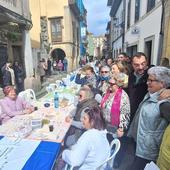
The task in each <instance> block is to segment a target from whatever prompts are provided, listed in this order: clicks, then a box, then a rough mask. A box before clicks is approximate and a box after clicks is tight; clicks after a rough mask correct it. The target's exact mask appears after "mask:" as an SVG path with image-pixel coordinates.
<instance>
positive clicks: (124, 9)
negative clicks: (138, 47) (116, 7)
mask: <svg viewBox="0 0 170 170" xmlns="http://www.w3.org/2000/svg"><path fill="white" fill-rule="evenodd" d="M123 11H124V14H123V21H122V50H123V52H124V51H125V49H124V43H125V17H126V0H123Z"/></svg>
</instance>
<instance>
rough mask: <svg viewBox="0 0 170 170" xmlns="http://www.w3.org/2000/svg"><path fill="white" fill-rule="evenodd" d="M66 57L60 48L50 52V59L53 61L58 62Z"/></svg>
mask: <svg viewBox="0 0 170 170" xmlns="http://www.w3.org/2000/svg"><path fill="white" fill-rule="evenodd" d="M65 56H66V54H65V52H64V51H63V50H62V49H61V48H56V49H54V50H53V51H52V52H51V57H52V59H53V61H57V62H58V61H59V60H62V61H63V60H64V57H65Z"/></svg>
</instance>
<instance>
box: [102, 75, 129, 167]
mask: <svg viewBox="0 0 170 170" xmlns="http://www.w3.org/2000/svg"><path fill="white" fill-rule="evenodd" d="M122 86H124V74H123V73H119V74H116V75H115V76H112V77H111V79H110V80H109V88H108V90H107V92H106V94H105V95H104V97H103V99H102V101H101V108H102V110H103V113H104V118H105V120H106V123H107V124H106V127H107V130H108V131H109V132H111V133H113V136H114V137H118V138H120V142H121V148H120V151H119V152H118V154H117V156H116V159H115V161H114V168H118V167H119V165H120V164H121V161H122V158H123V155H124V152H125V149H126V148H125V144H126V137H125V135H124V134H125V132H126V130H127V128H128V124H129V120H130V103H129V97H128V95H127V93H126V92H125V91H124V90H123V89H122ZM112 138H113V137H112V136H111V135H109V136H108V140H109V141H110V140H112Z"/></svg>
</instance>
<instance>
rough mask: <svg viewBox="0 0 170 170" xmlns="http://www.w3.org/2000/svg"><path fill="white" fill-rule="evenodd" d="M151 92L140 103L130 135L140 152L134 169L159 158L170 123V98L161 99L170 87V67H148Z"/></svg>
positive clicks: (137, 152)
mask: <svg viewBox="0 0 170 170" xmlns="http://www.w3.org/2000/svg"><path fill="white" fill-rule="evenodd" d="M148 75H149V77H148V80H147V85H148V93H147V94H146V95H145V97H144V99H143V101H142V102H141V103H140V105H139V107H138V110H137V111H136V113H135V117H134V118H133V121H132V123H131V126H130V129H129V132H128V136H129V137H132V138H133V139H134V141H135V143H136V155H135V159H134V162H133V163H132V166H131V167H130V168H129V169H130V170H136V169H137V170H143V169H144V167H145V166H146V164H147V163H149V162H150V161H154V162H155V161H156V160H157V158H158V154H159V149H160V145H161V141H162V136H163V134H164V131H165V129H166V127H167V126H168V123H169V122H170V112H169V109H170V100H168V99H166V100H159V96H160V93H161V92H162V91H163V90H164V89H165V88H168V87H170V69H168V68H166V67H161V66H155V67H152V68H150V69H149V70H148Z"/></svg>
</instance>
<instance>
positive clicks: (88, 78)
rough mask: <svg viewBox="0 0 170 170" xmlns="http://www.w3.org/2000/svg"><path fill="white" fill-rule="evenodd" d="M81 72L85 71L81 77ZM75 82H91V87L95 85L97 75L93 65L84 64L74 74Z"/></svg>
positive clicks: (82, 83)
mask: <svg viewBox="0 0 170 170" xmlns="http://www.w3.org/2000/svg"><path fill="white" fill-rule="evenodd" d="M83 72H84V73H85V77H83V78H81V75H82V74H83ZM75 83H77V84H81V86H83V85H84V84H87V83H91V84H92V85H93V87H96V85H97V76H96V75H95V72H94V70H93V67H91V66H89V65H86V66H85V67H84V68H83V69H80V70H79V72H78V73H77V75H76V78H75Z"/></svg>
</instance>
